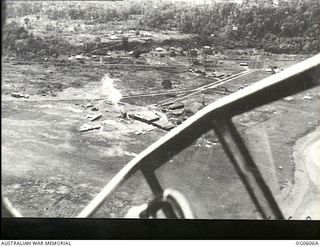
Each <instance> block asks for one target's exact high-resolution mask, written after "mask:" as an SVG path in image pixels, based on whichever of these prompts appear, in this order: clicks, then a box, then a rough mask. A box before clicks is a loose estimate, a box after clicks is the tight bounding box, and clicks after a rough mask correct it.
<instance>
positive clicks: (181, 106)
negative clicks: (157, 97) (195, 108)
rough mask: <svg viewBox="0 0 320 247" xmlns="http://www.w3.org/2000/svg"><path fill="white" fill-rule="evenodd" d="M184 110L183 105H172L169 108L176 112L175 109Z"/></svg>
mask: <svg viewBox="0 0 320 247" xmlns="http://www.w3.org/2000/svg"><path fill="white" fill-rule="evenodd" d="M181 108H184V104H183V103H178V102H176V103H173V104H172V105H170V106H169V110H176V109H181Z"/></svg>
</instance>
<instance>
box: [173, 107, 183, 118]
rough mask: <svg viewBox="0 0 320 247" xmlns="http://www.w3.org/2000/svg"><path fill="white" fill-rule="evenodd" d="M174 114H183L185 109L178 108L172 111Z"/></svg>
mask: <svg viewBox="0 0 320 247" xmlns="http://www.w3.org/2000/svg"><path fill="white" fill-rule="evenodd" d="M171 113H172V115H173V116H181V115H182V114H183V113H184V109H183V108H182V109H176V110H172V111H171Z"/></svg>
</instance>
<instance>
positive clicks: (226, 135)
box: [213, 119, 284, 219]
mask: <svg viewBox="0 0 320 247" xmlns="http://www.w3.org/2000/svg"><path fill="white" fill-rule="evenodd" d="M213 126H214V130H215V132H216V134H217V136H218V138H219V140H220V142H221V143H222V145H223V147H224V150H225V151H226V153H227V155H228V157H229V159H230V160H231V163H232V164H233V166H234V168H235V170H236V172H237V173H238V175H239V177H240V179H241V181H242V182H243V184H244V186H245V188H246V190H247V192H248V194H249V195H250V197H251V199H252V202H253V203H254V205H255V206H256V208H257V210H258V211H259V213H260V214H261V216H262V217H263V218H264V219H267V218H268V217H270V216H271V217H273V218H274V219H283V218H284V217H283V214H282V212H281V210H280V208H279V206H278V204H277V202H276V200H275V198H274V197H273V195H272V193H271V191H270V189H269V187H268V185H267V184H266V182H265V181H264V179H263V177H262V175H261V173H260V171H259V169H258V167H257V165H256V164H255V162H254V161H253V159H252V157H251V155H250V152H249V150H248V149H247V147H246V146H245V144H244V141H243V140H242V138H241V136H240V134H239V133H238V131H237V129H236V127H235V126H234V124H233V122H232V121H231V119H226V120H224V119H219V120H214V121H213Z"/></svg>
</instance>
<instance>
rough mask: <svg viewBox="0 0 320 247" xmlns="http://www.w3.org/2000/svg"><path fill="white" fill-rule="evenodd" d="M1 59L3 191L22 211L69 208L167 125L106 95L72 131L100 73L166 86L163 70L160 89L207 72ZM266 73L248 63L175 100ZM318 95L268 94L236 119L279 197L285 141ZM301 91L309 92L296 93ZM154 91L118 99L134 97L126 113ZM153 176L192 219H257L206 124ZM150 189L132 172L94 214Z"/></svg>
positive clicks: (307, 122) (143, 197)
mask: <svg viewBox="0 0 320 247" xmlns="http://www.w3.org/2000/svg"><path fill="white" fill-rule="evenodd" d="M3 65H4V66H3V84H2V90H3V91H2V93H3V95H2V96H3V97H2V98H3V100H2V185H3V186H2V192H3V195H4V196H7V197H8V198H9V199H10V200H11V202H12V204H13V205H14V206H15V207H16V208H17V209H18V210H19V211H20V212H21V213H22V214H23V215H24V216H33V217H73V216H76V215H77V214H78V213H79V212H80V211H81V209H82V208H83V207H84V206H85V205H86V204H87V203H88V202H89V201H90V200H91V199H92V198H93V197H94V196H95V195H96V194H97V193H98V192H99V191H100V190H101V189H102V188H103V186H104V185H105V184H106V183H107V182H108V181H110V179H111V178H112V177H113V176H114V175H115V174H116V173H117V172H118V171H119V170H120V169H121V168H122V167H123V166H124V165H125V164H126V163H127V162H128V161H129V160H130V159H131V158H132V157H133V156H134V155H135V154H137V153H139V152H141V151H142V150H143V149H144V148H146V147H147V146H148V145H150V144H151V143H153V142H154V141H156V140H157V139H158V138H159V137H160V136H162V135H164V134H165V133H166V132H165V131H162V130H159V129H157V128H150V125H147V124H144V123H141V122H138V121H135V120H132V119H122V118H120V117H119V116H120V113H119V111H118V109H117V108H116V107H115V106H114V105H112V104H108V103H104V104H101V105H100V106H99V112H101V113H102V115H103V116H102V118H101V119H99V120H97V121H96V122H94V123H99V124H101V125H102V126H103V128H102V129H100V130H94V131H91V132H80V131H79V128H80V127H81V126H82V125H83V124H88V123H90V121H89V120H88V119H87V115H88V114H92V113H94V112H93V111H91V110H90V108H85V107H83V106H81V105H82V104H84V105H85V104H87V103H88V102H89V101H90V99H94V98H100V97H103V94H102V93H101V82H100V80H101V78H102V77H103V76H104V75H105V74H109V75H110V76H111V77H112V78H115V79H117V80H116V82H115V86H116V88H118V89H120V90H121V92H122V94H123V95H124V96H125V95H134V94H141V93H148V92H156V93H161V92H166V90H164V89H163V88H162V87H161V81H162V80H163V79H168V78H170V79H171V80H172V81H173V82H174V85H175V87H174V88H173V89H172V90H167V92H168V93H170V91H176V90H188V89H194V88H196V87H199V86H203V85H206V84H208V83H212V82H214V81H215V80H216V79H213V78H210V77H206V76H204V75H198V74H196V73H192V72H190V71H184V70H181V69H179V70H176V71H167V70H159V69H152V68H150V69H147V70H146V69H145V68H136V67H132V66H128V67H121V68H117V67H104V66H90V65H88V64H86V65H83V66H82V65H75V66H65V67H61V66H53V65H46V66H44V65H42V64H30V65H21V64H16V62H7V63H4V64H3ZM268 75H270V74H269V73H267V72H265V71H261V70H257V71H252V73H249V74H247V75H245V76H243V77H241V78H238V79H234V80H230V81H228V82H226V83H225V84H223V85H221V86H220V87H218V88H215V89H210V90H208V91H205V92H201V93H199V94H197V95H194V96H192V97H189V98H186V99H184V100H182V102H183V103H184V104H185V108H186V109H189V110H191V111H192V112H193V113H194V112H196V111H197V110H198V109H199V108H201V107H203V106H204V105H207V104H209V103H211V102H213V101H214V100H216V99H218V98H221V97H223V96H224V95H227V94H230V93H232V92H235V91H237V90H239V89H241V88H242V87H245V86H247V85H250V84H251V83H253V82H255V81H258V80H260V79H262V78H265V77H266V76H268ZM13 91H15V92H21V93H28V94H30V98H29V99H16V98H13V97H11V96H10V93H11V92H13ZM318 94H319V89H318V88H317V89H314V90H312V91H311V92H305V93H303V94H301V95H298V96H294V100H293V101H280V102H276V103H274V104H272V105H270V106H264V107H262V108H261V109H258V110H256V111H253V112H251V113H248V114H246V115H244V116H239V117H237V118H235V121H236V123H237V125H238V126H239V128H240V129H241V130H242V133H243V135H244V136H245V140H246V141H247V142H248V144H249V147H250V148H251V149H252V151H253V152H254V154H255V155H254V158H255V159H257V163H258V165H259V167H260V168H261V169H262V170H263V174H264V175H265V177H266V180H267V182H268V183H269V185H270V187H271V189H272V190H273V192H274V193H275V195H276V197H277V199H278V200H279V202H280V203H281V202H282V201H284V200H285V198H286V196H287V195H288V194H289V193H290V190H291V189H292V188H293V186H294V184H295V180H294V171H295V165H294V162H293V160H292V147H293V145H294V143H295V142H296V141H297V140H298V139H299V138H300V137H302V136H304V135H305V134H307V133H308V132H311V131H313V130H314V129H315V127H316V126H317V124H318V123H317V117H316V113H317V111H319V109H317V104H316V102H317V99H318ZM305 95H308V96H310V97H311V98H307V99H304V96H305ZM163 99H170V97H169V96H168V95H161V96H155V97H146V98H142V97H140V98H139V97H138V98H132V99H125V100H124V101H126V102H129V103H132V104H135V105H136V106H134V105H124V107H125V109H126V110H127V111H129V112H130V111H132V110H138V109H142V108H141V107H139V106H138V105H142V106H144V107H146V106H147V105H149V104H151V103H152V104H153V103H156V102H158V101H160V100H163ZM91 102H92V104H94V105H95V104H96V103H98V102H99V101H91ZM297 119H299V121H296V120H297ZM261 140H263V141H261ZM261 145H262V146H263V148H261V147H262V146H261ZM280 167H281V168H280ZM157 175H158V176H159V177H160V179H161V181H162V182H163V183H164V184H165V185H167V186H169V187H173V188H176V189H178V190H180V191H181V192H183V193H184V194H185V195H186V197H187V198H188V199H189V200H190V202H192V206H193V208H194V211H195V213H196V215H197V216H198V217H200V218H234V219H236V218H259V216H258V215H257V212H256V211H255V209H254V208H253V205H252V204H251V202H250V199H249V197H248V195H247V193H246V192H245V190H244V188H243V186H242V185H241V182H240V181H239V178H238V176H237V175H236V173H235V172H234V170H233V168H232V166H231V164H229V161H228V159H227V157H226V156H225V154H224V152H223V150H222V148H221V146H220V144H219V143H218V142H217V139H216V137H215V136H214V134H213V133H208V134H207V135H205V136H203V137H202V138H201V139H199V140H198V141H197V142H196V143H195V144H194V145H193V146H191V147H189V148H188V150H185V151H184V153H182V154H181V155H179V156H178V157H176V158H175V159H174V160H173V161H171V162H169V163H168V164H166V165H165V166H163V167H162V168H161V169H159V171H157ZM150 194H151V193H150V191H149V188H148V187H147V185H146V184H145V182H144V180H143V178H142V177H141V175H139V174H138V175H137V176H135V177H134V178H133V179H132V180H130V181H129V182H128V184H126V185H125V186H124V187H122V188H121V189H120V191H119V192H117V193H116V194H115V195H114V197H113V198H112V199H111V200H110V201H108V202H106V204H105V206H104V207H103V208H102V210H101V211H100V212H99V213H98V214H97V217H102V216H103V217H120V216H123V215H124V214H125V212H126V211H127V210H128V208H129V207H130V206H132V205H139V204H141V203H143V202H146V201H147V200H149V199H150Z"/></svg>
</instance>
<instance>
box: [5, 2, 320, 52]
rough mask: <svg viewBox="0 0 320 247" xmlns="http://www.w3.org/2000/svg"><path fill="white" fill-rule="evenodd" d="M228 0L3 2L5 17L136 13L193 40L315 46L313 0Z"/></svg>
mask: <svg viewBox="0 0 320 247" xmlns="http://www.w3.org/2000/svg"><path fill="white" fill-rule="evenodd" d="M265 2H266V1H264V3H263V4H249V3H248V2H244V3H243V4H237V3H232V2H226V3H210V4H208V5H190V4H185V3H182V2H176V3H170V2H163V1H151V0H148V1H146V0H141V1H139V2H138V1H124V2H103V1H100V2H85V1H84V2H83V1H81V2H62V3H63V4H61V2H60V3H59V2H43V1H35V2H34V1H24V2H15V1H13V2H8V17H17V16H26V15H37V14H39V15H40V14H43V15H46V16H47V17H48V18H50V19H55V20H57V19H82V20H86V21H91V22H92V23H93V24H94V23H105V22H109V21H125V20H128V19H132V18H134V19H136V20H137V27H139V28H155V29H163V30H168V29H174V30H178V31H181V32H183V33H190V34H197V35H198V41H199V45H203V44H208V45H212V44H214V45H217V46H223V47H224V48H258V49H264V50H265V51H268V52H273V53H317V52H319V25H320V23H319V2H318V0H304V1H301V0H291V1H283V0H282V1H279V5H278V6H275V5H274V4H273V1H272V0H270V1H268V4H265Z"/></svg>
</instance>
